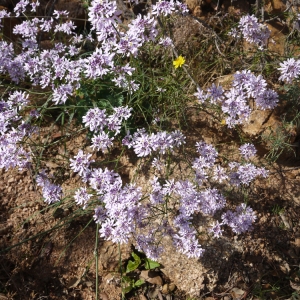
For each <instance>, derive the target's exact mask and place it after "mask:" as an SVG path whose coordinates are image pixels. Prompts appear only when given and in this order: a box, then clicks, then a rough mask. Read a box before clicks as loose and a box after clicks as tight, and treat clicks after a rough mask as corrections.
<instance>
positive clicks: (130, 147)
mask: <svg viewBox="0 0 300 300" xmlns="http://www.w3.org/2000/svg"><path fill="white" fill-rule="evenodd" d="M29 5H31V11H34V10H35V9H36V7H38V2H35V3H29V1H21V2H20V3H19V4H18V5H16V7H15V14H16V16H19V15H21V14H23V15H24V16H26V10H27V9H28V8H29ZM149 11H151V12H152V13H150V12H149V13H147V14H144V15H137V16H136V18H134V19H133V20H131V22H130V23H129V24H128V26H127V28H125V29H124V26H123V25H124V24H122V17H121V12H120V11H119V10H118V8H117V3H116V1H109V0H103V1H100V2H99V1H91V4H90V6H89V8H88V20H89V22H90V25H91V32H89V33H83V32H82V33H80V32H79V31H77V29H76V26H75V24H74V22H73V21H71V20H69V19H68V18H67V16H68V13H67V12H65V11H56V10H55V11H54V14H53V16H52V17H51V18H47V19H45V18H37V17H34V18H29V17H28V18H27V19H26V20H24V21H23V22H22V23H21V24H18V25H16V26H15V27H14V30H13V33H14V34H15V35H18V36H20V39H21V45H20V47H21V48H20V51H15V48H14V45H13V43H11V42H8V41H5V40H1V41H0V49H1V53H2V56H1V57H0V73H1V75H2V77H3V78H4V77H5V79H6V80H9V81H10V82H11V84H10V85H11V89H10V90H9V92H6V93H4V96H3V98H2V100H1V101H0V120H1V122H0V130H1V137H0V166H1V168H5V169H6V170H7V169H8V168H11V167H18V168H19V169H22V168H29V169H30V170H36V176H35V181H36V184H37V186H38V187H40V188H41V192H42V195H43V198H44V201H45V203H46V204H47V205H53V204H58V205H59V204H60V202H61V201H62V200H63V199H64V197H66V196H65V195H66V193H65V191H64V189H63V188H62V186H61V185H60V184H59V182H58V180H56V178H55V176H52V175H49V174H47V171H46V170H44V169H43V168H42V166H41V164H42V163H41V159H40V158H41V157H42V153H43V151H44V149H45V148H47V147H46V146H49V145H42V146H41V148H42V150H40V149H38V146H36V151H34V150H33V151H32V148H33V147H30V146H28V144H29V143H26V141H28V140H30V139H32V140H34V139H35V138H36V135H39V133H40V132H39V130H40V128H39V126H38V125H39V124H42V122H43V118H44V117H45V115H46V114H50V112H52V111H55V112H57V111H58V112H59V113H58V117H57V116H55V113H52V115H51V116H52V117H53V118H55V117H57V118H56V120H60V121H61V124H62V127H64V126H65V124H66V123H65V122H66V121H65V119H67V120H68V122H69V124H71V122H72V119H73V118H75V119H76V120H77V122H78V123H79V125H78V126H79V128H80V129H79V132H81V133H82V132H84V133H85V134H86V137H87V143H88V144H89V145H88V146H89V148H88V149H87V147H82V148H81V149H77V152H76V153H75V155H71V156H70V155H69V156H68V157H65V156H64V160H65V162H67V163H66V164H67V167H68V169H69V170H71V171H72V172H73V173H76V174H77V176H78V179H80V187H78V188H77V189H76V191H75V192H74V193H73V194H72V199H73V200H74V203H75V204H76V205H78V206H79V207H81V209H82V211H85V212H86V211H88V212H90V213H91V214H92V215H93V219H94V221H95V223H96V224H97V226H98V228H99V235H100V236H101V237H102V238H104V239H106V240H111V241H112V242H115V243H129V242H133V243H134V245H135V247H136V248H137V249H138V250H139V251H143V252H144V253H145V254H146V255H147V257H149V258H151V259H159V257H160V255H161V254H162V252H163V251H164V248H163V244H162V243H160V241H162V240H163V239H164V238H165V237H168V238H170V239H171V240H172V243H173V245H174V247H175V248H176V250H177V251H179V252H181V253H183V254H185V255H187V256H188V257H190V258H197V259H198V258H200V257H201V256H202V255H203V253H204V251H205V249H204V246H203V245H201V244H200V241H199V239H198V237H199V231H198V229H199V228H197V222H196V220H197V219H199V218H200V219H205V220H206V221H207V228H205V230H206V232H207V233H208V234H209V236H210V237H215V238H218V237H220V236H221V235H222V234H223V232H224V231H225V228H228V227H229V228H231V229H232V231H233V232H234V233H236V234H241V233H243V232H245V231H247V230H250V229H251V228H252V224H253V222H254V221H255V220H256V213H255V212H254V210H253V209H252V208H251V207H250V206H248V205H247V204H246V203H239V204H238V205H236V207H235V209H233V210H227V209H226V204H227V199H226V198H225V196H224V195H223V191H224V190H226V188H227V189H229V187H230V188H232V189H239V188H241V187H243V188H246V187H248V186H250V185H251V183H252V182H254V181H255V179H256V178H266V177H267V176H268V171H267V170H266V169H265V168H263V167H257V166H256V165H255V164H254V162H253V161H252V159H253V158H254V157H255V156H256V149H255V146H254V145H253V144H250V143H246V144H243V145H242V146H241V147H240V148H239V151H240V157H239V158H238V159H236V160H234V161H223V160H222V159H221V158H220V155H219V152H218V151H217V149H216V148H215V147H214V146H213V145H211V144H209V143H206V142H205V141H204V140H202V138H201V137H199V138H198V142H197V143H196V145H195V146H194V150H193V151H194V152H196V153H197V154H196V155H197V156H196V157H193V158H191V157H190V156H188V151H186V149H185V145H186V143H187V140H188V138H187V136H186V133H185V132H184V131H183V130H182V129H181V127H180V126H177V125H178V124H177V123H176V122H175V121H174V119H175V118H174V116H175V115H176V116H177V115H180V113H182V114H184V113H185V108H186V102H183V104H181V106H179V105H178V98H180V97H182V98H184V95H186V94H188V93H187V91H189V92H190V90H188V84H187V85H186V86H184V88H182V89H181V87H180V85H179V82H184V81H183V80H182V81H181V80H180V79H182V77H180V76H182V75H180V74H178V73H180V72H173V73H175V75H174V74H172V72H171V71H172V64H171V62H172V59H171V55H168V53H169V54H170V53H171V51H174V49H175V48H176V47H175V43H174V41H172V39H171V38H170V37H166V36H165V31H164V30H161V28H160V27H159V24H160V23H161V22H159V21H158V20H159V18H160V17H161V18H164V19H167V18H168V17H169V16H171V15H173V14H181V15H182V14H185V13H186V12H187V7H186V6H185V5H184V4H182V3H181V2H179V1H173V0H171V1H162V0H161V1H158V2H157V3H156V4H155V5H153V6H152V9H151V10H149ZM6 17H9V14H8V13H6V12H2V14H1V15H0V19H1V20H2V21H3V19H4V18H6ZM238 29H239V30H240V32H241V33H242V35H243V36H244V37H245V38H246V40H248V41H249V42H250V43H254V44H256V45H258V46H259V47H261V48H262V49H265V47H267V41H268V39H269V37H270V31H269V29H268V28H267V27H266V26H264V25H261V24H259V23H258V20H257V19H256V18H255V17H253V16H244V17H242V18H241V20H240V22H239V25H238ZM41 33H47V34H49V35H53V37H54V38H53V43H52V45H51V47H50V49H43V48H41V46H40V44H39V34H41ZM231 35H232V36H234V34H233V32H231ZM60 36H65V37H68V39H66V40H67V42H65V41H66V40H60V39H59V37H60ZM62 41H64V42H62ZM88 45H89V47H90V49H89V50H90V51H85V52H84V53H83V49H84V47H87V46H88ZM157 49H159V50H157ZM166 49H167V50H168V51H169V52H168V51H166ZM155 51H162V52H163V53H164V54H165V56H164V59H168V64H164V63H162V62H161V61H159V59H158V58H157V57H156V55H154V56H155V59H153V57H151V58H149V57H150V55H149V53H152V52H155ZM176 56H177V55H176ZM143 59H144V60H145V61H146V62H144V61H143ZM186 61H187V62H188V57H187V56H185V58H184V57H183V56H181V55H180V56H178V57H177V58H176V59H175V60H174V61H173V66H174V68H175V69H178V68H180V67H182V66H183V65H184V64H185V63H186ZM155 63H157V64H158V65H159V67H153V65H155ZM144 64H145V65H148V69H147V70H146V71H145V72H144V69H143V66H144ZM149 66H150V67H149ZM166 66H167V67H166ZM163 67H165V68H167V72H165V73H166V75H164V76H161V73H159V71H158V70H157V69H159V68H163ZM183 69H185V68H183ZM141 70H142V71H141ZM149 70H150V71H149ZM279 70H280V71H281V76H280V77H279V79H280V80H284V81H287V82H292V81H293V80H294V79H296V78H297V77H298V76H299V72H300V71H299V62H298V61H297V60H295V59H288V60H286V61H284V62H283V63H281V64H280V67H279ZM155 74H159V76H158V75H155ZM176 76H178V77H176ZM188 80H189V79H188ZM24 82H29V83H30V85H31V86H32V87H34V88H36V89H38V90H42V91H43V95H45V96H46V97H45V99H44V98H43V99H42V100H41V102H42V103H40V102H39V101H37V103H35V101H34V99H32V98H33V97H32V94H33V93H32V92H31V90H28V91H23V90H21V89H19V88H18V87H20V86H21V85H22V84H23V83H24ZM194 83H196V82H194ZM182 84H183V83H182ZM196 85H197V86H196V89H197V92H196V93H194V91H193V93H194V95H195V96H196V98H197V100H198V103H199V107H201V108H203V107H205V106H206V105H208V106H210V107H217V109H218V111H219V112H220V113H222V114H223V117H224V118H225V122H224V123H225V125H226V126H227V127H228V128H230V129H233V128H235V127H236V126H237V125H240V124H243V123H245V122H247V121H248V120H249V117H250V115H251V113H252V111H253V110H255V109H261V110H272V109H274V108H275V107H276V106H277V104H278V102H279V95H278V93H277V92H276V91H275V90H273V89H271V88H270V87H269V86H270V85H269V83H268V82H267V80H266V79H265V78H264V77H263V76H262V75H261V74H257V73H255V72H254V71H250V70H248V69H245V70H239V71H236V72H235V73H234V74H233V80H232V81H231V84H230V87H229V88H228V87H227V88H225V87H223V86H221V85H218V84H216V83H215V82H213V83H211V84H209V86H208V85H207V86H206V87H203V88H201V87H200V86H198V84H197V83H196ZM103 86H105V87H103ZM164 94H165V95H166V96H164ZM178 94H179V96H180V97H178ZM170 95H171V96H172V97H170ZM176 97H177V98H176ZM169 98H170V99H169ZM168 101H169V102H168ZM172 101H173V102H172ZM166 119H167V121H169V125H170V124H171V121H174V122H173V125H174V127H176V126H177V127H176V128H171V125H170V126H169V127H168V126H166V124H168V123H167V122H166V121H165V120H166ZM170 120H171V121H170ZM178 123H179V122H178ZM116 149H119V150H120V149H121V150H120V151H121V152H122V154H123V153H127V154H128V155H131V157H134V159H135V161H136V162H137V166H135V167H136V169H135V170H136V173H135V176H131V178H130V180H125V178H124V177H125V176H122V174H121V172H119V168H118V164H119V160H120V157H121V155H119V156H118V157H117V158H115V157H114V158H113V159H111V157H112V156H113V155H114V153H115V152H117V151H115V152H114V150H116ZM38 150H40V152H39V151H38ZM87 150H89V151H87ZM180 153H184V154H185V155H186V158H189V159H186V161H187V162H188V165H189V171H188V172H186V174H185V173H182V174H181V175H182V177H184V178H182V177H181V176H176V175H173V174H174V173H176V172H175V171H174V170H175V169H176V167H177V168H178V164H177V163H176V159H175V157H176V155H180ZM97 155H98V157H97ZM106 156H107V157H109V158H107V161H106V160H105V157H106ZM99 157H101V158H103V160H101V161H100V159H99ZM112 161H113V162H116V164H115V165H114V166H113V167H111V162H112ZM109 163H110V164H109ZM145 165H146V166H147V167H148V169H149V170H150V171H149V174H150V175H151V176H150V175H149V178H148V179H147V184H146V185H144V186H142V184H141V182H140V181H139V177H138V176H137V175H140V174H141V173H142V169H143V166H145ZM177 172H178V173H179V171H178V169H177ZM140 178H141V177H140Z"/></svg>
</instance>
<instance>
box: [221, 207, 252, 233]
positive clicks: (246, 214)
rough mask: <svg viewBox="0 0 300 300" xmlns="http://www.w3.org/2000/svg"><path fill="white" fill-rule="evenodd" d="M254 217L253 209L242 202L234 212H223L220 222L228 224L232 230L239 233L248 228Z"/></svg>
mask: <svg viewBox="0 0 300 300" xmlns="http://www.w3.org/2000/svg"><path fill="white" fill-rule="evenodd" d="M255 219H256V216H255V213H254V211H253V210H252V209H251V208H250V207H247V206H246V204H245V203H243V204H241V205H239V206H238V207H237V208H236V211H235V212H233V211H230V210H229V211H227V212H226V213H224V214H223V215H222V220H223V221H222V224H224V225H225V224H226V225H228V226H230V227H231V228H232V231H233V232H235V233H237V234H240V233H242V232H245V231H247V230H250V229H251V227H252V223H253V222H254V221H255Z"/></svg>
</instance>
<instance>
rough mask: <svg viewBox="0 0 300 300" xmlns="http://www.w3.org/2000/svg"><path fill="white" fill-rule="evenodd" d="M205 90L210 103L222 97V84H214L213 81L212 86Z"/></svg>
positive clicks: (220, 99) (214, 102)
mask: <svg viewBox="0 0 300 300" xmlns="http://www.w3.org/2000/svg"><path fill="white" fill-rule="evenodd" d="M207 92H208V94H207V95H206V97H208V98H210V102H211V103H212V104H216V103H217V102H218V101H222V100H223V99H224V96H223V93H224V91H223V88H222V86H216V85H215V84H214V83H213V84H212V86H211V87H210V88H208V89H207ZM197 98H198V97H197Z"/></svg>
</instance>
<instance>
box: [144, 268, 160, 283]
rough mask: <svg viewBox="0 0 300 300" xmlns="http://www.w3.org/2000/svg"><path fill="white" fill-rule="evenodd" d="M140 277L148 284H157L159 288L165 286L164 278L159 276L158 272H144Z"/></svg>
mask: <svg viewBox="0 0 300 300" xmlns="http://www.w3.org/2000/svg"><path fill="white" fill-rule="evenodd" d="M140 277H141V278H143V279H145V280H146V281H147V282H149V283H151V284H156V285H159V286H162V284H163V280H162V278H161V277H160V276H158V275H157V273H156V272H154V271H151V270H149V271H147V270H144V271H142V272H141V275H140Z"/></svg>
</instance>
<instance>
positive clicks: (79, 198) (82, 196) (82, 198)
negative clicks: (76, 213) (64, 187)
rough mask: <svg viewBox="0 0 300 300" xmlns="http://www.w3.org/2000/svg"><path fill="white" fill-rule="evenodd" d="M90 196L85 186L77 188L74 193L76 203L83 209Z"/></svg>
mask: <svg viewBox="0 0 300 300" xmlns="http://www.w3.org/2000/svg"><path fill="white" fill-rule="evenodd" d="M91 197H92V195H90V194H88V192H87V190H86V188H85V187H81V188H79V189H78V190H77V191H76V192H75V195H74V199H75V202H76V204H78V205H81V206H82V207H83V209H85V208H86V207H87V203H88V201H89V200H90V198H91Z"/></svg>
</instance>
